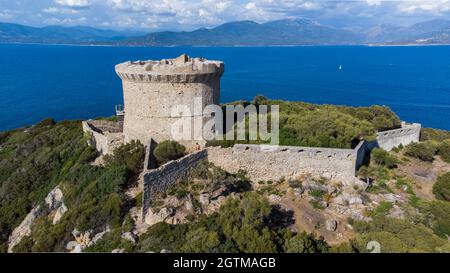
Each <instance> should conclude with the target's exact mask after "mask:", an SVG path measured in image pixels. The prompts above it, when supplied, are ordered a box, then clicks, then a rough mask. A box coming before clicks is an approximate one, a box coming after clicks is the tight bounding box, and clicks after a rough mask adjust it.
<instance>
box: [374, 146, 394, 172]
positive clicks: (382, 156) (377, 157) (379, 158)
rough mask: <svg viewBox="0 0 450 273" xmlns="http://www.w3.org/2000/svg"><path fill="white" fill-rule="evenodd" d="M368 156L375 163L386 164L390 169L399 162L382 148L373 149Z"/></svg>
mask: <svg viewBox="0 0 450 273" xmlns="http://www.w3.org/2000/svg"><path fill="white" fill-rule="evenodd" d="M370 156H371V159H372V160H373V161H374V162H375V163H376V164H378V165H383V166H386V167H387V168H390V169H392V168H395V167H397V164H398V163H399V162H398V159H397V158H396V157H395V156H393V155H391V154H390V153H389V152H386V151H385V150H383V149H378V148H375V149H373V150H372V152H371V154H370Z"/></svg>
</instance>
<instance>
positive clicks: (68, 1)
mask: <svg viewBox="0 0 450 273" xmlns="http://www.w3.org/2000/svg"><path fill="white" fill-rule="evenodd" d="M55 3H56V4H58V5H61V6H65V7H69V8H87V7H89V6H90V5H91V1H90V0H55Z"/></svg>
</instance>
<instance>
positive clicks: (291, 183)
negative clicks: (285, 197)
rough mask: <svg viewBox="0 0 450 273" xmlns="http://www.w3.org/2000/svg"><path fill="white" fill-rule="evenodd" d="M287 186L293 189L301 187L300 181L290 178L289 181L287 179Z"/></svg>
mask: <svg viewBox="0 0 450 273" xmlns="http://www.w3.org/2000/svg"><path fill="white" fill-rule="evenodd" d="M289 187H291V188H293V189H297V188H301V187H302V181H299V180H291V181H289Z"/></svg>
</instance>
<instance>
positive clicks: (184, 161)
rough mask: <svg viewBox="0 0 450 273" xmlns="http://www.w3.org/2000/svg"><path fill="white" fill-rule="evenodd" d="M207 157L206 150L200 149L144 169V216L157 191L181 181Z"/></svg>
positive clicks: (164, 189) (162, 190)
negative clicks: (149, 168) (153, 167)
mask: <svg viewBox="0 0 450 273" xmlns="http://www.w3.org/2000/svg"><path fill="white" fill-rule="evenodd" d="M206 157H207V151H206V150H201V151H198V152H195V153H192V154H189V155H186V156H185V157H182V158H180V159H178V160H174V161H170V162H168V163H166V164H164V165H162V166H161V167H159V168H157V169H153V170H146V171H144V173H143V174H142V179H143V183H144V196H143V208H142V213H143V215H144V217H145V215H146V213H147V210H148V208H149V207H150V204H151V201H152V197H153V196H154V195H155V194H156V193H158V192H164V191H166V190H167V189H168V188H169V187H170V186H172V185H174V184H176V183H178V182H181V181H183V180H184V179H186V178H187V177H189V174H190V172H191V170H192V169H193V168H195V166H197V164H198V163H199V162H200V161H201V160H203V159H206Z"/></svg>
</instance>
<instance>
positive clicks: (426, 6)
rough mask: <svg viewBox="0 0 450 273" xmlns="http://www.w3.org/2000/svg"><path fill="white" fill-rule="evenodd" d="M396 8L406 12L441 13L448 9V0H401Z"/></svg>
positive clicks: (449, 1)
mask: <svg viewBox="0 0 450 273" xmlns="http://www.w3.org/2000/svg"><path fill="white" fill-rule="evenodd" d="M398 9H399V11H401V12H404V13H407V14H415V13H431V14H442V13H445V12H448V11H450V0H433V1H429V0H428V1H426V0H416V1H403V2H401V3H399V4H398Z"/></svg>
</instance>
